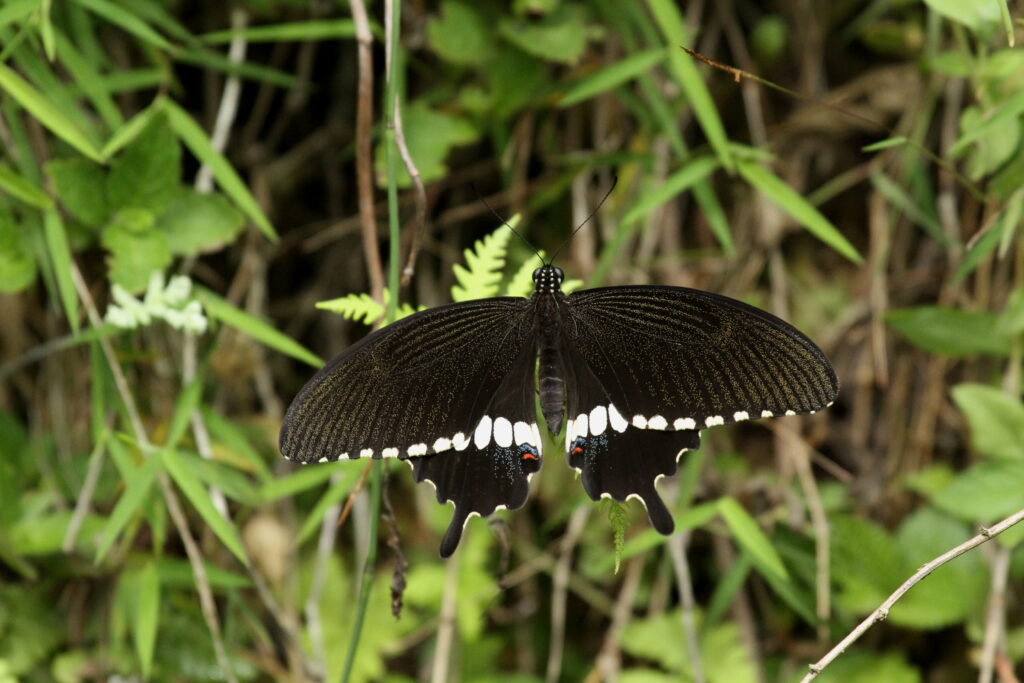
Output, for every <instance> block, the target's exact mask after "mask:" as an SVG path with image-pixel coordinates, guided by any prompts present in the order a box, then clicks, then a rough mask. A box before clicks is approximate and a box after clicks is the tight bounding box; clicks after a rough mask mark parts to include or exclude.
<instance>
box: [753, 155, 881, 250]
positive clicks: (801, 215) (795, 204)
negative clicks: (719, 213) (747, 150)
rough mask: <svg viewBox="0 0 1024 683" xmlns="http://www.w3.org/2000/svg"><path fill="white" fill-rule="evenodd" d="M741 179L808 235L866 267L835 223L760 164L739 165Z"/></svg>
mask: <svg viewBox="0 0 1024 683" xmlns="http://www.w3.org/2000/svg"><path fill="white" fill-rule="evenodd" d="M737 169H738V170H739V172H740V175H742V176H743V177H744V179H746V181H747V182H748V183H750V184H751V185H753V186H754V187H755V188H757V189H758V190H760V191H761V193H762V194H764V196H766V197H767V198H768V199H770V200H771V201H772V202H773V203H774V204H775V205H776V206H778V207H779V208H780V209H782V210H783V211H785V212H786V213H788V214H789V215H790V216H792V217H793V218H794V219H795V220H796V221H797V222H799V223H800V224H801V225H803V226H804V227H805V228H807V230H808V232H810V233H811V234H812V235H814V236H815V237H817V238H818V239H820V240H821V241H822V242H824V243H825V244H827V245H829V246H830V247H832V248H833V249H835V250H836V251H838V252H839V253H840V254H842V255H843V256H845V257H846V258H848V259H850V260H851V261H853V262H854V263H863V262H864V259H863V258H862V257H861V255H860V254H859V253H857V250H856V249H855V248H854V246H853V245H852V244H850V242H849V241H848V240H847V239H846V238H845V237H843V235H842V233H840V232H839V230H837V229H836V227H835V226H834V225H832V223H831V222H830V221H829V220H828V219H827V218H825V217H824V216H823V215H822V214H821V212H820V211H818V210H817V209H816V208H814V207H813V206H812V205H811V204H810V202H808V201H807V200H806V199H804V198H803V197H801V196H800V195H799V194H798V193H797V192H796V191H795V190H794V189H793V188H791V187H790V186H789V185H787V184H786V183H784V182H782V180H781V179H780V178H779V177H778V176H777V175H775V174H774V173H772V172H770V171H768V170H766V169H765V168H764V167H762V166H761V165H760V164H757V163H754V162H750V161H743V162H740V163H739V164H738V165H737Z"/></svg>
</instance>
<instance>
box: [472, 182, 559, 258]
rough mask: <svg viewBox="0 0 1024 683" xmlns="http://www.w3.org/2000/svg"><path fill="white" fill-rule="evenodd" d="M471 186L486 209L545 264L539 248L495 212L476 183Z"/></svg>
mask: <svg viewBox="0 0 1024 683" xmlns="http://www.w3.org/2000/svg"><path fill="white" fill-rule="evenodd" d="M469 185H470V187H472V188H473V192H476V196H477V199H479V200H480V201H481V202H483V204H484V206H486V207H487V209H488V210H489V211H490V212H491V213H493V214H494V217H495V218H497V219H498V220H499V221H501V223H502V225H504V226H505V227H506V228H508V229H509V230H511V231H512V233H513V234H514V235H515V236H516V237H518V238H519V239H521V240H522V241H523V244H525V245H526V246H528V247H529V248H530V249H533V253H534V254H536V255H537V258H539V259H540V260H541V262H542V263H543V262H544V257H543V256H541V255H540V252H539V251H537V247H535V246H533V245H532V244H531V243H530V240H528V239H526V238H525V237H523V236H522V235H521V234H520V233H519V231H518V230H516V229H515V228H513V227H512V226H511V225H510V224H509V222H508V221H507V220H505V219H504V218H503V217H502V215H501V214H500V213H498V212H497V211H495V210H494V207H493V206H491V205H490V203H489V202H488V201H487V198H486V197H484V196H483V195H482V194H480V190H478V189H477V187H476V183H470V184H469Z"/></svg>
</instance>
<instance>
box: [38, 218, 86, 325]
mask: <svg viewBox="0 0 1024 683" xmlns="http://www.w3.org/2000/svg"><path fill="white" fill-rule="evenodd" d="M43 230H44V232H45V234H46V250H47V252H48V253H49V255H50V263H52V264H53V274H54V277H56V278H57V291H58V292H59V293H60V301H61V304H62V305H63V306H64V314H65V315H67V318H68V324H70V325H71V329H72V330H74V331H75V332H77V331H78V294H77V293H76V292H75V283H74V282H72V281H71V268H72V261H71V247H69V246H68V236H67V233H66V232H65V231H64V221H62V220H61V218H60V214H59V213H58V212H57V210H56V209H49V210H47V211H46V212H45V213H44V214H43Z"/></svg>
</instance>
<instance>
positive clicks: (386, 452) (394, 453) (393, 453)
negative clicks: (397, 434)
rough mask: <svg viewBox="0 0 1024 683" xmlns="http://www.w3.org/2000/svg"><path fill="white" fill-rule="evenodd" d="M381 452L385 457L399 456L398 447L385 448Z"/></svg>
mask: <svg viewBox="0 0 1024 683" xmlns="http://www.w3.org/2000/svg"><path fill="white" fill-rule="evenodd" d="M380 454H381V455H383V456H384V457H385V458H397V457H398V449H397V448H385V449H384V450H382V451H381V452H380Z"/></svg>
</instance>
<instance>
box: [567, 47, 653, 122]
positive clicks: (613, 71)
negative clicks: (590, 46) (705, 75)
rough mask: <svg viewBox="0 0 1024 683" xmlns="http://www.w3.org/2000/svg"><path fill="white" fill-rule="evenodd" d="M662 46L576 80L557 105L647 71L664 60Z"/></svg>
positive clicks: (587, 97) (626, 80) (576, 99)
mask: <svg viewBox="0 0 1024 683" xmlns="http://www.w3.org/2000/svg"><path fill="white" fill-rule="evenodd" d="M665 57H666V53H665V49H664V48H659V49H654V50H647V51H644V52H637V53H635V54H633V55H630V56H629V57H626V58H625V59H621V60H619V61H617V62H613V63H612V64H610V65H609V66H606V67H604V68H603V69H601V70H599V71H597V72H595V73H592V74H590V75H588V76H586V77H584V78H581V79H580V80H578V81H577V82H576V83H575V84H573V86H572V87H571V88H569V89H568V90H567V91H566V92H565V94H564V95H562V99H561V100H559V102H558V106H560V107H569V106H572V105H574V104H578V103H580V102H583V101H585V100H588V99H590V98H591V97H594V96H595V95H599V94H601V93H604V92H608V91H609V90H612V89H613V88H617V87H619V86H620V85H622V84H624V83H628V82H629V81H631V80H633V79H634V78H637V77H638V76H642V75H644V74H646V73H648V72H649V71H650V70H651V69H653V68H654V67H655V66H657V65H658V64H661V63H662V62H663V61H665Z"/></svg>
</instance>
